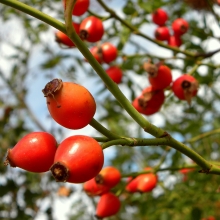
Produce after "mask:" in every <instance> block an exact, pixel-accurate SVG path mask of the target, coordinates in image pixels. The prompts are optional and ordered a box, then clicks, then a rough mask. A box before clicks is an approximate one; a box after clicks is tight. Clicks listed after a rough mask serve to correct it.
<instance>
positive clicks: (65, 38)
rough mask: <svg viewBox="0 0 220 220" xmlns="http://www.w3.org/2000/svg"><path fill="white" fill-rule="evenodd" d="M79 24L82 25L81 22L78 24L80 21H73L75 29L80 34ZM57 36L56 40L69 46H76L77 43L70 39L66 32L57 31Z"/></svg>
mask: <svg viewBox="0 0 220 220" xmlns="http://www.w3.org/2000/svg"><path fill="white" fill-rule="evenodd" d="M79 26H80V24H78V23H73V27H74V29H75V31H76V33H77V34H79ZM55 36H56V41H57V42H58V43H61V44H64V45H66V46H68V47H75V44H74V43H73V42H72V41H71V40H70V39H69V37H68V36H67V35H66V34H64V33H63V32H61V31H57V32H56V33H55Z"/></svg>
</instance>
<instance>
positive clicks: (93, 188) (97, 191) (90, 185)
mask: <svg viewBox="0 0 220 220" xmlns="http://www.w3.org/2000/svg"><path fill="white" fill-rule="evenodd" d="M83 189H84V191H85V192H86V193H87V195H89V196H100V195H102V194H104V193H107V192H109V190H110V188H109V187H108V186H106V185H103V184H97V183H96V181H95V178H92V179H90V180H88V181H86V182H85V183H84V184H83Z"/></svg>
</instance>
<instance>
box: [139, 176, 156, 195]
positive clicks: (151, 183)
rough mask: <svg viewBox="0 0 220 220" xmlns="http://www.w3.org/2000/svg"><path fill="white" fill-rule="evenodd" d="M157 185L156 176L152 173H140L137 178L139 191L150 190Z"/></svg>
mask: <svg viewBox="0 0 220 220" xmlns="http://www.w3.org/2000/svg"><path fill="white" fill-rule="evenodd" d="M156 185H157V176H156V175H155V174H153V173H146V174H141V175H140V177H139V179H138V185H137V190H138V191H139V192H151V191H152V190H153V189H154V188H155V187H156Z"/></svg>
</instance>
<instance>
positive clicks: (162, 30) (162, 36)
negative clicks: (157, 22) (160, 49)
mask: <svg viewBox="0 0 220 220" xmlns="http://www.w3.org/2000/svg"><path fill="white" fill-rule="evenodd" d="M154 36H155V38H156V39H157V40H160V41H168V40H169V38H170V31H169V28H168V27H166V26H162V27H157V28H156V30H155V32H154Z"/></svg>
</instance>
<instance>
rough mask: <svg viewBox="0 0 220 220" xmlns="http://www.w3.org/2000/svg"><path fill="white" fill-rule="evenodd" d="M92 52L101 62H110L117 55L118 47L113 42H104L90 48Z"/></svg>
mask: <svg viewBox="0 0 220 220" xmlns="http://www.w3.org/2000/svg"><path fill="white" fill-rule="evenodd" d="M90 52H91V53H92V55H93V56H94V57H95V59H96V60H97V61H98V62H99V63H103V62H105V63H110V62H112V61H114V60H115V59H116V57H117V53H118V51H117V48H116V47H115V46H114V45H112V44H111V43H108V42H106V43H103V44H102V45H100V46H95V47H92V48H91V49H90Z"/></svg>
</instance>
